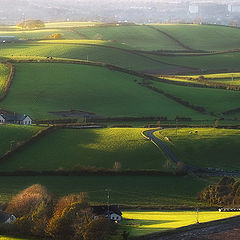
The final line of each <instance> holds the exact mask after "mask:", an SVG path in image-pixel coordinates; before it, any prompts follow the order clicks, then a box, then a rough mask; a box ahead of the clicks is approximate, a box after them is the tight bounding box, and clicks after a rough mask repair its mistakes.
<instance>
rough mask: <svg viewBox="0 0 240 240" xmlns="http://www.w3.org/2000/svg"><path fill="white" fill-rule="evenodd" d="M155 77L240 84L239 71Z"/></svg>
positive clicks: (181, 80) (179, 80)
mask: <svg viewBox="0 0 240 240" xmlns="http://www.w3.org/2000/svg"><path fill="white" fill-rule="evenodd" d="M156 76H157V77H159V78H161V77H163V78H166V79H168V80H171V81H177V82H189V83H198V84H206V83H204V82H200V81H198V80H207V81H211V82H210V83H207V85H211V83H224V84H227V85H236V86H238V85H240V73H216V74H202V75H156Z"/></svg>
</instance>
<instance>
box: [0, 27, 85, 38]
mask: <svg viewBox="0 0 240 240" xmlns="http://www.w3.org/2000/svg"><path fill="white" fill-rule="evenodd" d="M54 33H61V34H62V35H63V39H81V38H82V37H81V36H80V35H79V34H77V33H75V32H73V31H71V29H54V28H53V29H37V30H24V31H22V30H21V29H19V30H14V31H4V30H0V36H15V37H18V39H19V40H39V39H49V36H50V35H52V34H54Z"/></svg>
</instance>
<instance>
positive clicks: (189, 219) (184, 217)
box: [123, 210, 240, 236]
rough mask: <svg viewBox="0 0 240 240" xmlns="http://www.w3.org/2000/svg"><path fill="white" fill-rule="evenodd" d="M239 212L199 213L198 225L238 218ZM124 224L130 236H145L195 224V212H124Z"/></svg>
mask: <svg viewBox="0 0 240 240" xmlns="http://www.w3.org/2000/svg"><path fill="white" fill-rule="evenodd" d="M238 215H240V213H239V212H218V211H217V210H216V211H200V212H199V214H198V221H199V222H200V223H203V222H210V221H214V220H219V219H224V218H228V217H233V216H238ZM123 218H124V224H125V225H126V226H128V227H129V230H130V233H131V235H134V236H138V235H145V234H149V233H154V232H161V231H166V230H171V229H176V228H179V227H183V226H187V225H191V224H195V223H196V222H197V211H176V212H175V211H161V212H148V211H141V212H140V211H126V212H124V213H123Z"/></svg>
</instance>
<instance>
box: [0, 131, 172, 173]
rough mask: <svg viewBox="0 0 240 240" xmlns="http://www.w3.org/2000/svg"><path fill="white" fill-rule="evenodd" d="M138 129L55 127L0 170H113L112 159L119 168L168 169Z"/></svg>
mask: <svg viewBox="0 0 240 240" xmlns="http://www.w3.org/2000/svg"><path fill="white" fill-rule="evenodd" d="M142 130H144V129H141V128H136V129H135V128H120V129H118V128H112V129H111V128H110V129H99V130H76V129H72V130H71V129H63V130H58V131H56V132H52V133H50V134H49V135H47V136H45V137H42V138H41V139H40V140H39V141H37V142H35V143H34V144H32V145H31V146H28V147H26V148H25V149H24V151H22V152H20V153H18V154H17V155H15V156H12V157H10V158H9V159H8V160H7V161H5V162H3V163H1V164H0V171H14V170H18V169H20V168H22V169H25V170H33V171H41V170H56V169H58V168H63V169H74V168H75V167H77V168H84V167H85V168H87V167H96V168H107V169H114V165H115V163H116V162H118V163H119V164H120V166H119V170H121V169H122V170H127V169H131V170H137V169H138V170H141V169H158V170H165V171H171V170H172V168H171V164H169V168H167V162H166V159H165V157H164V156H163V155H162V154H161V152H160V151H159V150H158V149H157V148H156V147H155V146H154V145H153V144H152V143H151V142H150V141H147V140H146V139H145V138H144V137H143V136H142V135H141V132H142ZM37 153H38V154H37ZM40 153H41V154H40Z"/></svg>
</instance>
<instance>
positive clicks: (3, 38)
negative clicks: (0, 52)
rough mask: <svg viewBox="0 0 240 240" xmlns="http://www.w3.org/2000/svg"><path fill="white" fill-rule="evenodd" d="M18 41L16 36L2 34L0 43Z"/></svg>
mask: <svg viewBox="0 0 240 240" xmlns="http://www.w3.org/2000/svg"><path fill="white" fill-rule="evenodd" d="M17 41H18V38H17V37H15V36H0V43H12V42H17Z"/></svg>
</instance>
